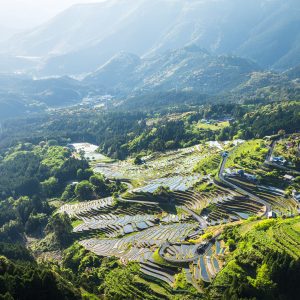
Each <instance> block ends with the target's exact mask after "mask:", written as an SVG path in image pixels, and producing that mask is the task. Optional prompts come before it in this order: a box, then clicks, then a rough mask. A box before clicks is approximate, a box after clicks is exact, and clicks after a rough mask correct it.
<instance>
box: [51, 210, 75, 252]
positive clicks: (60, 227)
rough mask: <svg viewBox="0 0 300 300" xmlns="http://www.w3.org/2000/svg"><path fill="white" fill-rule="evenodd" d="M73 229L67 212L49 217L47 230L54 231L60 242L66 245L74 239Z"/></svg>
mask: <svg viewBox="0 0 300 300" xmlns="http://www.w3.org/2000/svg"><path fill="white" fill-rule="evenodd" d="M72 229H73V227H72V225H71V220H70V218H69V216H68V215H67V214H55V215H53V216H52V217H51V218H50V219H49V222H48V224H47V227H46V229H45V231H46V233H51V232H52V233H54V234H55V237H56V240H57V241H58V242H59V244H60V245H61V246H62V247H65V246H67V245H68V244H69V243H70V242H71V241H72Z"/></svg>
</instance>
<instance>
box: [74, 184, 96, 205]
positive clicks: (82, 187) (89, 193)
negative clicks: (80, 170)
mask: <svg viewBox="0 0 300 300" xmlns="http://www.w3.org/2000/svg"><path fill="white" fill-rule="evenodd" d="M75 195H76V196H77V197H78V198H79V199H81V200H90V199H92V198H93V195H94V189H93V185H92V184H91V183H90V182H89V181H87V180H84V181H81V182H79V183H78V184H77V185H76V188H75Z"/></svg>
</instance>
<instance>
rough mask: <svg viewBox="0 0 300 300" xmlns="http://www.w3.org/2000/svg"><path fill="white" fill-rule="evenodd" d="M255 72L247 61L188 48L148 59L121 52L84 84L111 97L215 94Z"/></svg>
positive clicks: (237, 83)
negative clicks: (185, 92)
mask: <svg viewBox="0 0 300 300" xmlns="http://www.w3.org/2000/svg"><path fill="white" fill-rule="evenodd" d="M258 70H259V67H258V66H257V65H256V64H254V63H253V62H251V61H249V60H246V59H242V58H239V57H235V56H216V55H212V54H210V53H208V52H207V51H206V50H203V49H201V48H199V47H197V46H194V45H191V46H187V47H184V48H181V49H176V50H170V51H167V52H165V53H163V54H158V55H153V56H151V57H147V58H139V57H137V56H136V55H133V54H128V53H124V52H122V53H120V54H119V55H116V56H114V57H113V58H112V59H110V60H109V61H108V62H107V63H105V64H104V65H103V66H101V67H100V68H99V69H98V70H97V71H96V72H93V73H92V74H90V75H89V76H87V77H86V78H85V80H84V83H85V84H86V85H90V86H94V87H101V88H102V89H103V88H104V89H105V90H106V91H107V92H108V93H113V94H117V93H124V92H125V93H128V94H131V93H144V94H145V93H146V92H153V91H169V90H172V89H174V90H175V89H178V90H193V91H197V92H200V93H206V94H216V93H220V92H224V91H227V90H230V89H232V88H234V87H236V86H237V85H239V84H241V83H242V82H244V81H246V80H247V79H248V78H249V74H250V73H252V72H254V71H258Z"/></svg>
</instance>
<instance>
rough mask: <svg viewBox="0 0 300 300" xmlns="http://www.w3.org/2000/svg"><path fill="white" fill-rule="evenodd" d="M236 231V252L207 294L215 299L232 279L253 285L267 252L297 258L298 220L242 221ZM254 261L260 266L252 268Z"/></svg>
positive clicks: (299, 226) (299, 240)
mask: <svg viewBox="0 0 300 300" xmlns="http://www.w3.org/2000/svg"><path fill="white" fill-rule="evenodd" d="M236 228H237V229H238V230H237V232H238V233H237V234H236V237H237V238H236V239H235V243H236V250H234V251H233V252H232V253H231V254H229V256H228V257H227V259H226V260H227V263H226V266H225V268H224V269H223V270H222V271H221V272H220V273H219V274H218V275H217V277H216V279H215V280H214V282H213V284H212V287H211V291H210V292H211V295H213V297H216V298H220V297H221V294H220V293H221V291H222V290H223V291H224V289H226V288H227V287H229V286H230V284H231V283H232V280H233V277H235V276H237V277H244V278H246V280H247V281H248V283H250V285H252V284H254V282H257V278H258V276H259V272H260V269H261V264H262V261H263V260H264V258H265V256H266V255H267V254H268V253H271V252H279V253H282V254H283V253H287V254H288V255H289V256H291V257H292V258H293V259H295V260H298V259H299V258H300V217H296V218H292V219H286V220H283V219H277V220H272V219H271V220H256V221H252V222H249V221H246V222H245V223H244V224H242V225H241V226H239V227H236ZM257 261H258V262H261V264H258V265H255V262H257ZM241 262H242V263H241ZM251 264H252V265H251Z"/></svg>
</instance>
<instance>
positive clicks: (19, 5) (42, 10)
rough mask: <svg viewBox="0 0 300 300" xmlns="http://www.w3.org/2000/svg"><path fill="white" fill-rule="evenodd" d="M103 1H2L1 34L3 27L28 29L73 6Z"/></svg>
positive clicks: (0, 0) (0, 6) (0, 4)
mask: <svg viewBox="0 0 300 300" xmlns="http://www.w3.org/2000/svg"><path fill="white" fill-rule="evenodd" d="M101 1H104V0H0V34H1V33H2V34H3V30H1V27H2V28H3V27H5V28H8V29H13V28H14V29H28V28H30V27H34V26H36V25H39V24H40V23H43V22H44V21H47V20H48V19H50V18H51V17H53V16H55V15H56V14H57V13H59V12H60V11H62V10H64V9H66V8H68V7H69V6H71V5H73V4H76V3H91V2H101ZM0 39H1V37H0Z"/></svg>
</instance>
